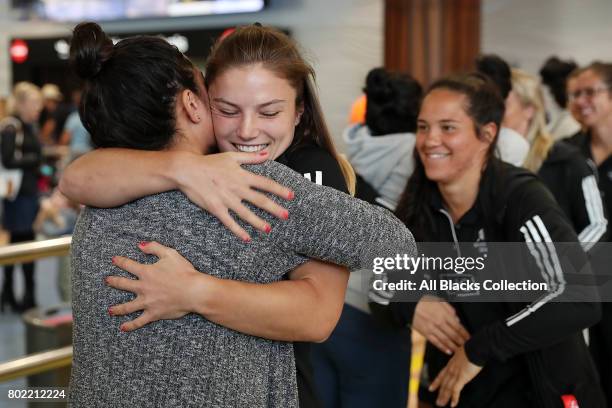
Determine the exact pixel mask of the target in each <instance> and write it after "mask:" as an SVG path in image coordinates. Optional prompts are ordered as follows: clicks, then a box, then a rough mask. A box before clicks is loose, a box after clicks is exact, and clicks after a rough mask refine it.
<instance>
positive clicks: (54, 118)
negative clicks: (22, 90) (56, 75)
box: [38, 84, 68, 145]
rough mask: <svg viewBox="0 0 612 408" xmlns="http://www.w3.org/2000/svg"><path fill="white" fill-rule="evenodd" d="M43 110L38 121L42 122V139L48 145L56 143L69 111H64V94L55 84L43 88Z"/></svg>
mask: <svg viewBox="0 0 612 408" xmlns="http://www.w3.org/2000/svg"><path fill="white" fill-rule="evenodd" d="M41 92H42V96H43V110H42V112H41V113H40V117H39V119H38V122H39V124H40V139H41V142H43V143H44V144H46V145H54V144H56V143H57V142H58V140H59V134H60V133H61V130H62V129H63V126H64V122H65V121H66V117H67V116H68V112H64V111H65V109H64V108H63V105H62V101H63V100H64V95H62V92H61V91H60V89H59V87H58V86H57V85H55V84H45V85H43V87H42V88H41Z"/></svg>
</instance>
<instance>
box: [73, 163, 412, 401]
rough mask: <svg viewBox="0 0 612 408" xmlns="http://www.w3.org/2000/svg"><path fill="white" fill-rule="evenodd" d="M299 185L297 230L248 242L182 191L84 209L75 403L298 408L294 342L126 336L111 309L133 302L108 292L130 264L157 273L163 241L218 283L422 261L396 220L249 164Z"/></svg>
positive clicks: (271, 166)
mask: <svg viewBox="0 0 612 408" xmlns="http://www.w3.org/2000/svg"><path fill="white" fill-rule="evenodd" d="M249 169H250V170H251V171H253V172H256V173H259V174H262V175H264V176H267V177H270V178H272V179H275V180H277V181H278V182H280V183H282V184H284V185H286V186H289V187H291V188H292V189H293V190H294V191H295V193H296V198H295V199H294V200H293V201H291V202H283V205H285V206H286V207H287V208H288V210H289V213H290V218H289V220H288V221H279V220H275V219H272V218H271V217H270V216H268V215H267V214H263V213H262V212H260V211H258V210H256V211H257V212H258V214H259V215H261V216H262V217H264V218H266V219H267V220H268V221H269V222H270V223H271V225H272V228H273V229H272V233H270V234H268V235H266V234H259V233H258V232H257V231H255V230H253V229H252V228H249V227H245V228H247V230H248V231H249V233H250V234H251V236H252V237H253V238H254V239H253V241H252V242H251V243H249V244H245V243H242V242H241V241H240V240H239V239H237V238H236V237H235V236H233V235H232V234H231V233H230V232H229V231H228V230H227V229H226V228H225V227H224V226H223V225H222V224H220V222H219V221H218V220H217V219H216V218H214V217H213V216H211V215H210V214H208V213H206V212H204V211H202V210H200V209H199V208H198V207H196V206H195V205H193V204H192V203H191V202H190V201H189V200H188V199H187V198H186V197H185V196H184V195H183V194H181V193H179V192H176V191H173V192H168V193H162V194H157V195H152V196H148V197H145V198H143V199H140V200H138V201H134V202H132V203H129V204H127V205H124V206H122V207H118V208H111V209H95V208H86V209H85V210H84V211H83V212H82V213H81V216H80V218H79V221H78V223H77V227H76V230H75V232H74V235H73V241H72V274H73V275H72V279H73V283H72V284H73V301H72V303H73V313H74V335H73V337H74V338H73V342H74V359H73V366H72V378H71V390H70V401H71V404H72V406H75V407H88V408H89V407H131V408H134V407H223V408H226V407H240V408H242V407H282V408H289V407H297V405H298V397H297V386H296V378H295V363H294V359H293V351H292V345H291V343H286V342H280V341H272V340H267V339H263V338H259V337H254V336H249V335H246V334H242V333H238V332H236V331H233V330H231V329H227V328H225V327H222V326H219V325H217V324H215V323H212V322H210V321H208V320H206V319H204V318H202V317H201V316H198V315H194V314H190V315H187V316H185V317H184V318H182V319H178V320H163V321H158V322H154V323H152V324H149V325H147V326H145V327H144V328H142V329H139V330H136V331H134V332H131V333H122V332H120V331H119V325H120V324H121V323H122V322H123V321H127V320H128V319H133V318H135V317H136V316H137V314H133V315H131V316H126V317H111V316H109V315H108V312H107V310H108V307H109V306H111V305H113V304H117V303H122V302H126V301H128V300H130V299H132V298H133V297H134V295H132V294H131V293H126V292H122V291H119V290H115V289H112V288H110V287H107V286H106V285H105V284H104V278H105V277H106V276H108V275H111V274H113V275H122V276H128V277H131V276H130V275H129V274H127V273H126V272H124V271H122V270H120V269H119V268H117V267H114V266H113V265H112V263H111V259H112V257H113V256H114V255H122V256H126V257H129V258H132V259H135V260H136V261H138V262H145V263H153V262H155V260H156V259H155V257H152V256H149V255H145V254H143V253H142V252H140V251H139V250H138V248H137V245H138V242H140V241H153V240H154V241H158V242H160V243H162V244H164V245H167V246H170V247H173V248H175V249H176V250H177V251H178V252H179V253H180V254H181V255H183V256H184V257H185V258H187V259H188V260H189V261H190V262H191V263H192V264H193V266H194V267H195V268H196V269H197V270H199V271H202V272H206V273H209V274H211V275H214V276H217V277H220V278H227V279H234V280H241V281H248V282H259V283H267V282H274V281H278V280H280V279H281V278H282V277H283V275H285V274H286V273H287V272H289V271H290V270H292V269H294V268H295V267H296V266H298V265H300V264H302V263H304V262H305V261H306V260H307V258H306V257H313V258H319V259H323V260H327V261H332V262H334V263H337V264H341V265H345V266H347V267H349V268H351V269H357V268H364V267H368V266H370V267H371V258H372V257H373V256H392V255H394V254H396V253H408V254H414V253H415V252H416V247H415V243H414V240H413V237H412V235H411V234H410V232H409V231H408V230H407V229H406V227H405V226H404V225H403V224H402V223H401V222H400V221H399V220H397V219H396V218H395V217H394V216H393V215H392V214H391V213H389V212H388V211H386V210H384V209H381V208H378V207H374V206H371V205H370V204H367V203H365V202H363V201H360V200H357V199H354V198H352V197H349V196H348V195H346V194H344V193H341V192H339V191H337V190H334V189H332V188H328V187H325V186H319V185H316V184H314V183H311V182H310V181H308V180H306V179H304V178H303V177H302V176H301V175H300V174H298V173H296V172H294V171H293V170H291V169H289V168H288V167H285V166H283V165H282V164H279V163H276V162H266V163H265V164H263V165H258V166H251V167H249Z"/></svg>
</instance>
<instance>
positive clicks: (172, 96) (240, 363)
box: [67, 23, 414, 407]
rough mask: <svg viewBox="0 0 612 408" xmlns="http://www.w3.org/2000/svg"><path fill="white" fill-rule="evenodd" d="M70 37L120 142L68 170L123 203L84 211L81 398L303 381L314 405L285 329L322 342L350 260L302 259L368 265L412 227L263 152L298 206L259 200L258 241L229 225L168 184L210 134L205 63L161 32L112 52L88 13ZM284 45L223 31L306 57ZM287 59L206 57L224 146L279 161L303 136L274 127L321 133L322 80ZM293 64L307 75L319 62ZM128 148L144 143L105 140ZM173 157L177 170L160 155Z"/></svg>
mask: <svg viewBox="0 0 612 408" xmlns="http://www.w3.org/2000/svg"><path fill="white" fill-rule="evenodd" d="M74 38H75V41H74V42H73V44H72V47H71V48H72V54H73V56H74V59H75V64H76V65H77V66H79V65H80V66H81V68H80V74H81V75H82V76H84V77H85V79H86V80H87V86H86V89H85V92H84V95H83V99H82V104H81V107H80V112H81V116H82V118H83V122H84V124H85V126H86V127H87V128H88V130H89V131H90V132H91V133H92V136H93V138H94V143H96V144H97V145H99V146H107V147H108V148H109V149H104V150H102V151H99V152H96V153H98V154H97V155H95V157H94V159H92V158H91V157H92V156H91V155H85V156H83V157H82V158H81V159H79V161H82V162H81V163H84V165H83V166H81V169H84V171H83V173H82V174H80V175H79V176H75V175H74V167H73V169H72V170H71V171H72V172H73V174H72V175H71V174H70V172H69V173H67V175H68V176H69V177H76V178H77V182H76V184H71V185H73V186H74V185H79V180H81V179H80V178H79V177H84V179H85V180H91V179H93V178H96V177H103V178H104V179H103V180H97V179H96V180H95V183H92V184H91V185H87V186H82V185H81V187H83V189H84V190H87V191H86V192H82V193H81V194H84V195H86V196H87V197H90V198H91V197H94V201H95V199H96V193H98V194H105V195H108V196H110V197H107V198H101V199H99V200H102V201H104V200H109V201H111V202H116V203H117V204H122V203H126V202H127V204H124V205H122V206H120V207H115V208H93V207H87V208H85V209H84V211H83V212H82V214H81V217H80V218H79V221H78V224H77V228H76V230H75V233H74V236H73V248H72V256H73V275H74V276H73V313H74V316H75V329H74V350H75V351H74V362H73V371H72V381H71V401H72V404H73V405H74V406H96V405H104V406H118V405H136V406H185V407H191V406H193V407H196V406H197V407H226V406H249V407H251V406H252V407H297V406H298V391H300V394H299V401H300V406H302V404H301V403H302V392H301V390H300V389H299V388H298V381H297V380H296V366H295V360H294V354H293V347H292V344H291V343H288V341H295V340H309V341H315V340H316V341H321V340H322V339H324V338H325V337H326V336H327V335H328V334H329V332H330V331H331V329H332V328H333V326H334V324H335V322H336V321H337V318H338V315H339V309H340V307H341V304H342V298H343V296H344V292H343V286H344V285H345V284H346V273H345V272H343V270H342V268H340V267H338V266H333V265H329V264H325V263H322V262H318V261H314V260H310V259H309V258H307V257H314V258H319V259H322V260H325V261H330V262H333V263H336V264H339V265H344V266H345V267H349V268H358V267H365V266H366V265H365V264H366V263H367V260H366V259H358V258H364V256H363V254H367V253H369V252H370V250H373V251H374V253H380V252H382V253H385V254H386V253H388V249H386V248H385V246H387V247H388V246H389V245H391V247H392V248H393V249H395V251H398V250H399V248H402V251H404V252H405V251H408V252H410V253H413V252H414V242H413V240H412V236H411V235H410V233H409V231H408V230H407V229H406V228H405V227H404V226H403V225H401V223H399V222H398V221H397V220H396V219H395V218H394V217H393V216H392V215H391V214H390V213H388V212H386V211H384V210H382V209H378V208H374V207H373V206H370V205H368V204H366V203H363V202H360V201H359V200H355V199H353V198H351V197H350V196H348V195H347V194H344V193H342V192H339V191H336V190H334V189H331V188H326V187H323V186H317V185H316V184H315V183H312V182H310V181H308V180H306V179H305V178H304V177H302V176H301V175H300V174H299V173H296V172H294V171H292V170H291V169H289V168H288V167H286V166H284V165H282V164H281V163H279V162H277V161H267V162H265V163H263V164H261V165H259V166H251V167H250V168H249V170H250V171H252V172H254V173H255V174H257V175H258V176H266V177H270V178H272V179H274V180H276V181H279V182H281V183H283V184H286V185H289V186H291V188H292V189H293V191H295V198H294V199H293V200H291V201H288V202H287V203H286V205H287V208H288V210H289V213H290V214H291V215H290V216H289V217H288V220H286V221H278V220H275V219H273V218H272V217H270V216H269V215H268V214H265V213H264V212H263V211H261V210H258V209H252V211H253V213H254V214H255V215H256V216H258V217H260V218H261V219H262V220H264V221H263V222H264V223H265V224H264V227H263V228H262V229H263V230H264V232H265V233H264V234H260V233H257V231H256V230H255V229H254V228H253V227H251V226H245V225H244V224H243V225H242V226H241V228H243V229H244V230H245V231H246V232H247V233H248V234H249V236H253V237H254V238H253V239H251V240H245V241H244V242H241V241H239V240H237V239H235V237H233V236H232V233H231V232H230V231H229V230H228V229H226V228H223V227H222V225H221V224H220V222H219V221H218V220H217V219H216V218H215V217H214V216H213V215H212V214H209V213H208V212H205V211H201V210H200V208H198V207H197V206H195V205H194V204H193V203H191V202H190V201H189V200H188V199H187V197H185V196H184V195H183V194H182V193H180V192H179V191H170V192H162V191H164V190H167V189H168V188H170V189H173V188H176V187H178V186H177V185H176V184H171V183H174V182H175V180H176V177H178V176H177V175H176V174H170V173H173V172H176V173H181V171H190V172H193V171H194V168H193V167H189V166H188V165H186V164H187V163H189V160H190V158H191V160H193V157H195V156H199V155H201V154H203V153H206V152H207V151H209V150H210V149H211V148H212V147H213V146H214V143H215V140H214V135H213V133H212V121H211V120H210V119H211V118H210V111H209V110H208V107H209V105H208V96H207V92H206V89H205V87H204V82H203V80H202V79H203V78H202V76H201V74H200V72H199V71H198V70H197V69H195V67H194V66H193V65H192V64H191V62H190V61H189V60H188V59H187V58H186V57H185V56H184V55H182V54H181V53H180V52H179V51H178V50H177V49H176V48H175V47H173V46H170V45H169V44H168V43H166V42H165V41H164V40H162V39H159V38H153V37H135V38H129V39H125V40H123V41H121V42H119V43H117V44H116V45H114V46H113V47H112V48H110V47H109V46H108V44H109V43H108V41H107V40H106V38H107V37H106V35H105V34H104V32H102V31H101V29H100V28H99V27H98V26H97V25H95V24H93V23H88V24H82V25H79V26H77V27H76V28H75V37H74ZM287 41H288V40H287V39H286V36H284V34H282V33H279V32H277V31H276V30H272V29H269V28H265V27H257V26H249V27H244V28H240V29H237V30H236V31H235V32H234V33H232V34H231V35H230V36H228V37H227V38H225V39H224V40H223V43H222V44H223V46H229V45H232V44H233V46H232V47H230V48H228V49H226V51H231V50H236V49H238V50H241V49H244V48H243V47H242V45H243V44H245V42H246V43H247V44H254V45H257V46H256V47H253V48H252V50H253V52H254V54H253V55H255V57H258V56H259V57H261V56H262V55H267V54H265V53H264V54H262V53H261V52H259V51H261V50H263V51H265V50H270V51H273V52H272V54H273V55H275V56H277V57H278V56H281V55H282V56H284V57H288V58H296V56H298V55H299V54H295V53H294V51H293V50H294V48H290V47H289V48H286V47H281V48H282V49H283V50H285V51H288V53H287V52H286V53H285V54H279V53H275V52H274V51H276V50H278V46H279V45H286V44H287ZM100 42H101V44H102V45H103V46H102V47H100ZM234 47H237V48H234ZM259 47H263V49H262V48H259ZM213 55H217V56H219V55H223V54H219V51H217V52H214V53H213ZM225 55H226V56H227V55H228V54H225ZM229 55H236V56H241V57H244V56H245V54H244V53H243V52H239V53H236V54H233V53H230V54H229ZM220 60H225V59H220ZM281 60H282V58H281ZM266 62H267V60H266ZM276 62H277V65H275V64H270V65H264V64H262V63H260V62H253V61H249V62H245V61H244V60H240V63H237V64H235V65H228V64H220V65H219V70H218V71H215V69H211V70H210V71H207V75H212V76H215V75H216V79H215V80H212V81H210V82H209V83H208V86H209V88H210V100H211V103H212V104H213V112H214V119H213V120H214V121H215V128H216V130H217V139H218V143H219V147H220V148H222V149H230V150H245V151H254V150H258V151H259V154H261V151H262V150H265V152H264V153H266V154H265V156H266V157H271V158H276V159H279V158H280V156H281V155H283V153H284V152H285V150H288V149H287V146H291V145H292V143H291V140H287V139H285V137H286V133H285V132H279V130H286V129H287V127H288V126H290V127H291V128H292V129H293V128H294V127H297V129H296V139H295V140H296V141H299V142H301V143H304V144H305V145H306V146H308V142H309V141H310V140H312V139H311V138H314V137H324V136H325V135H322V136H321V135H319V136H317V135H316V134H313V133H312V132H313V131H314V130H315V129H318V130H323V129H324V128H323V127H322V126H323V125H324V123H323V122H320V121H319V119H320V112H318V111H317V107H318V105H317V104H316V98H315V96H314V94H312V93H311V92H312V90H313V89H312V87H311V86H310V83H308V84H306V83H305V82H302V81H300V80H298V81H296V82H291V81H290V78H291V77H288V76H280V74H279V73H278V72H282V71H275V70H274V68H277V69H288V68H289V67H293V68H294V69H295V68H299V67H298V66H297V65H287V64H282V63H280V62H278V61H276ZM212 67H213V68H214V65H213V66H212ZM285 72H286V71H285ZM290 73H291V72H290ZM255 74H256V75H255ZM293 74H294V75H295V76H296V77H297V78H302V79H304V78H310V75H311V71H309V70H308V69H306V70H302V69H297V70H296V71H293ZM136 78H138V80H135V79H136ZM304 81H305V79H304ZM262 84H268V85H270V84H275V86H273V87H272V88H271V89H268V88H269V86H264V87H263V88H261V87H260V86H261V85H262ZM220 85H223V87H220ZM218 86H219V87H218ZM253 87H254V88H253ZM256 89H257V90H258V91H257V92H254V90H256ZM239 91H240V92H239ZM243 92H244V94H243ZM271 96H273V98H272V99H271V100H269V99H268V98H270V97H271ZM302 98H303V99H302ZM302 103H303V105H302ZM302 107H303V108H304V112H302ZM132 108H134V109H135V110H134V111H131V109H132ZM126 110H127V111H130V112H131V113H133V114H131V115H130V114H126ZM243 116H245V117H247V118H248V119H250V120H242V119H241V118H242V117H243ZM302 119H304V121H305V122H304V125H303V126H298V124H299V123H301V122H300V121H301V120H302ZM236 123H239V124H240V126H238V127H237V126H236ZM317 126H318V128H317ZM264 129H265V133H264V132H263V131H264ZM298 130H299V133H298ZM298 135H299V136H300V137H299V138H297V136H298ZM264 137H266V139H265V143H264V141H263V140H262V139H263V138H264ZM320 140H323V139H320ZM287 141H289V143H287ZM116 146H123V147H126V148H128V149H132V150H125V149H113V150H110V148H111V147H113V148H114V147H116ZM262 146H264V147H263V148H262ZM145 148H151V149H152V150H154V151H150V152H143V151H142V150H143V149H145ZM311 148H312V147H311ZM296 152H299V149H296ZM172 157H174V159H172ZM328 157H329V156H328ZM284 158H285V160H287V155H285V156H284ZM289 158H291V156H289ZM126 159H127V160H131V161H126ZM169 160H175V161H176V163H175V166H178V168H179V169H180V170H176V168H177V167H166V166H167V161H169ZM164 161H165V162H164ZM77 163H78V161H77ZM133 163H138V166H134V165H133ZM100 164H102V166H100ZM184 164H185V165H184ZM169 168H171V169H172V171H169V170H168V169H169ZM195 168H196V169H198V171H200V172H201V168H197V167H195ZM336 168H337V169H338V170H337V172H338V173H340V170H339V168H340V166H339V165H338V164H336ZM185 169H187V170H185ZM126 174H128V175H129V177H126V176H125V175H126ZM340 174H342V173H340ZM183 176H184V175H183ZM198 176H199V177H200V178H202V177H203V176H202V175H201V174H200V175H198ZM340 177H342V176H340ZM168 180H171V181H170V182H169V181H168ZM69 183H72V182H69ZM164 183H166V184H164ZM168 183H170V184H171V185H170V186H169V187H168V188H165V187H163V186H164V185H167V184H168ZM100 186H103V189H102V190H96V189H97V188H100ZM160 186H161V187H160ZM196 187H197V188H199V189H202V186H196ZM92 190H93V191H92ZM76 191H80V190H79V189H77V190H76ZM203 193H204V194H208V193H212V192H209V191H204V192H203ZM242 193H243V194H245V196H246V199H248V200H252V201H254V202H258V200H255V199H254V198H253V196H252V194H248V192H247V193H245V192H242ZM138 197H143V198H138ZM113 200H114V201H113ZM134 200H135V201H134ZM89 204H91V203H89ZM94 204H95V203H94ZM251 208H253V207H251ZM266 208H268V207H266ZM282 218H285V219H286V218H287V213H285V214H284V217H282ZM372 225H376V226H377V227H376V229H375V230H373V229H372V228H371V226H372ZM355 240H357V241H356V242H355ZM139 242H140V244H138V243H139ZM101 243H102V245H101ZM172 248H173V249H172ZM347 248H350V250H347ZM395 251H393V252H395ZM183 256H184V257H183ZM155 257H157V258H159V259H158V260H157V262H155V263H152V262H154V261H155ZM366 258H367V257H366ZM111 259H112V262H113V264H114V265H115V266H112V265H111ZM117 267H119V268H121V269H118V268H117ZM122 269H123V270H126V271H128V272H130V273H131V274H132V275H133V276H136V277H137V278H138V279H132V278H131V275H130V274H128V273H126V272H124V271H123V270H122ZM198 271H203V272H206V273H201V272H198ZM313 271H314V272H313ZM115 275H119V276H115ZM286 277H288V278H289V279H286ZM330 280H331V282H332V283H331V284H330V283H329V282H330ZM113 288H117V289H121V291H118V290H115V289H113ZM337 299H339V300H337ZM112 305H115V306H112ZM334 305H337V306H334ZM109 306H112V307H110V308H109ZM139 311H143V312H142V314H140V315H138V314H137V313H138V312H139ZM120 323H121V326H120V327H121V330H118V326H119V324H120ZM135 329H138V330H135ZM268 339H273V340H268ZM94 383H95V384H97V385H96V386H94V387H92V384H94ZM304 406H307V405H304Z"/></svg>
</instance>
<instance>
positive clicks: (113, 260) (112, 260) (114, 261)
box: [111, 256, 116, 265]
mask: <svg viewBox="0 0 612 408" xmlns="http://www.w3.org/2000/svg"><path fill="white" fill-rule="evenodd" d="M115 258H116V257H114V256H113V258H112V259H111V262H112V263H113V265H114V264H115V263H116V259H115Z"/></svg>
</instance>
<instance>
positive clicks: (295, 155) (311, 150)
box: [276, 144, 348, 408]
mask: <svg viewBox="0 0 612 408" xmlns="http://www.w3.org/2000/svg"><path fill="white" fill-rule="evenodd" d="M276 161H278V162H280V163H282V164H284V165H286V166H287V167H289V168H291V169H293V170H295V171H297V172H298V173H301V174H302V175H304V177H306V178H308V179H309V180H310V181H312V182H313V183H317V184H321V185H324V186H328V187H333V188H335V189H336V190H340V191H343V192H345V193H348V189H347V186H346V182H345V180H344V176H343V175H342V171H341V170H340V165H339V164H338V162H337V161H336V159H334V158H333V157H332V155H331V154H329V153H328V152H327V151H326V150H324V149H322V148H320V147H318V146H316V145H314V144H308V145H306V146H302V147H299V148H297V149H287V151H286V152H285V153H284V154H282V155H281V156H280V157H279V158H277V159H276ZM293 350H294V355H295V367H296V371H297V385H298V396H299V401H300V408H319V407H321V406H322V405H321V402H320V401H319V399H318V397H317V395H316V390H315V385H314V378H313V369H312V365H311V364H310V343H305V342H295V343H293Z"/></svg>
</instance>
